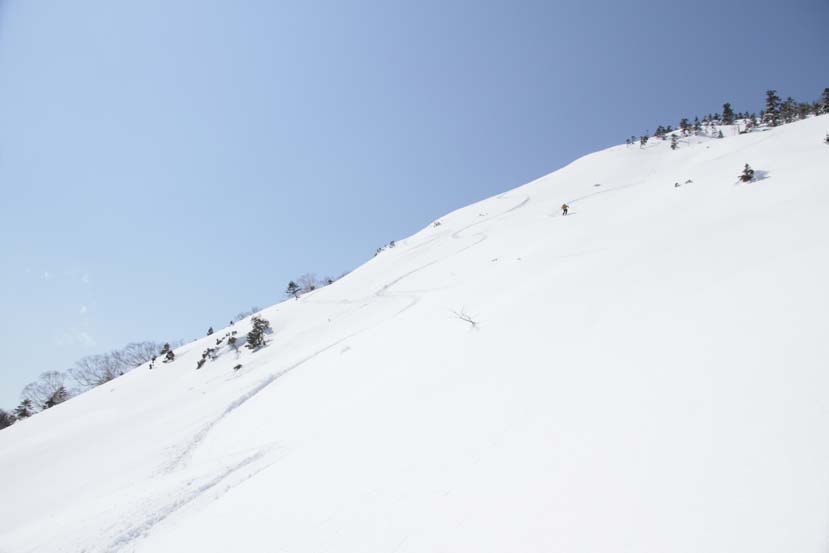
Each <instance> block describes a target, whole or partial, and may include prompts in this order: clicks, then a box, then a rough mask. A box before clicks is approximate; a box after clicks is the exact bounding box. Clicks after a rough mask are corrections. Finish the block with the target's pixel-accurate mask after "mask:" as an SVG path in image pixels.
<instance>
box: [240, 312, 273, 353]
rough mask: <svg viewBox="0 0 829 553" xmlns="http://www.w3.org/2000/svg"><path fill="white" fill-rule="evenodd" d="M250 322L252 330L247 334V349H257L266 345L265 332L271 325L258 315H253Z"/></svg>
mask: <svg viewBox="0 0 829 553" xmlns="http://www.w3.org/2000/svg"><path fill="white" fill-rule="evenodd" d="M250 321H251V323H252V324H253V328H252V329H251V330H250V332H248V340H247V344H246V345H247V347H248V349H259V348H261V347H263V346H265V344H266V342H265V332H267V331H268V330H269V329H270V328H271V323H269V322H268V321H267V319H264V318H262V317H260V316H259V315H254V316H253V317H252V318H251V320H250Z"/></svg>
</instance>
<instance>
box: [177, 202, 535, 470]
mask: <svg viewBox="0 0 829 553" xmlns="http://www.w3.org/2000/svg"><path fill="white" fill-rule="evenodd" d="M497 198H498V199H507V198H508V196H506V195H505V194H501V195H500V196H497ZM529 201H530V196H529V195H528V196H526V197H525V198H524V199H523V200H522V201H521V202H519V203H518V204H517V205H515V206H513V207H511V208H509V209H507V210H506V211H504V212H503V213H500V214H498V215H495V216H493V217H488V218H486V219H484V220H483V221H476V222H474V223H471V224H469V225H466V226H465V227H463V228H461V229H459V230H457V231H456V232H454V233H453V234H452V238H453V239H455V240H460V239H462V238H463V236H462V234H463V233H464V232H465V231H467V230H469V229H470V228H472V227H475V226H477V225H480V224H483V223H486V222H491V221H494V220H496V219H499V218H501V217H504V216H506V215H508V214H510V213H512V212H514V211H515V210H517V209H520V208H522V207H524V206H525V205H527V203H528V202H529ZM473 236H480V237H481V239H480V240H477V241H476V242H473V243H472V244H470V245H467V246H464V247H463V248H461V249H459V250H456V251H455V252H452V253H451V254H449V255H447V256H445V257H442V258H440V259H435V260H433V261H430V262H428V263H425V264H424V265H421V266H419V267H416V268H414V269H412V270H410V271H408V272H406V273H404V274H402V275H400V276H399V277H397V278H396V279H394V280H392V281H390V282H388V283H386V284H385V285H383V286H382V287H381V288H380V289H379V290H378V291H377V292H375V293H374V297H377V298H407V299H409V303H407V304H406V305H405V306H404V307H403V308H402V309H400V310H398V311H396V312H395V313H393V314H392V315H391V316H390V317H389V318H388V319H385V320H383V321H380V322H378V323H375V324H373V325H370V326H368V327H366V328H362V329H360V330H357V331H355V332H352V333H350V334H348V335H346V336H344V337H342V338H339V339H338V340H335V341H334V342H332V343H330V344H328V345H327V346H325V347H324V348H321V349H319V350H316V351H314V352H313V353H311V354H310V355H308V356H306V357H304V358H302V359H300V360H299V361H297V362H295V363H293V364H292V365H290V366H288V367H286V368H285V369H282V370H281V371H279V372H277V373H274V374H271V375H269V376H268V377H267V378H265V379H264V380H262V381H261V382H259V383H258V384H256V385H255V386H253V387H252V388H251V389H250V390H248V391H247V392H245V393H244V394H242V395H241V396H239V397H238V398H237V399H235V400H234V401H232V402H231V403H230V404H229V405H228V406H227V407H225V409H224V410H223V411H222V412H221V414H219V415H218V416H217V417H215V418H214V419H213V420H211V421H209V422H208V423H207V424H205V425H204V426H203V427H202V428H201V429H200V430H199V431H198V432H196V434H195V435H194V436H193V438H192V439H191V440H190V441H189V442H188V443H187V444H186V445H185V446H184V447H183V449H182V450H181V452H180V453H179V454H177V455H176V456H175V457H174V458H173V459H172V460H171V461H170V463H169V464H168V465H167V466H166V467H165V468H164V472H167V473H169V472H172V471H175V470H177V469H179V468H181V467H182V466H184V465H186V463H187V461H188V460H189V459H190V458H191V457H192V455H193V453H194V452H195V450H196V449H197V448H198V447H199V445H201V443H202V442H203V441H204V439H205V438H206V437H207V435H208V434H209V433H210V431H211V430H212V429H213V428H214V427H215V426H216V425H217V424H219V423H220V422H222V421H223V420H224V419H225V418H226V417H227V416H228V415H230V414H231V413H233V412H234V411H235V410H236V409H238V408H240V407H242V406H243V405H244V404H245V403H247V402H248V401H249V400H250V399H252V398H253V397H255V396H256V395H258V394H259V393H260V392H262V391H263V390H264V389H265V388H267V387H268V386H270V385H271V384H273V383H274V382H275V381H276V380H277V379H279V378H280V377H282V376H284V375H286V374H288V373H289V372H291V371H293V370H294V369H296V368H298V367H300V366H301V365H303V364H305V363H307V362H308V361H311V360H312V359H314V358H316V357H318V356H319V355H321V354H323V353H325V352H326V351H328V350H330V349H331V348H333V347H335V346H338V345H339V344H341V343H343V342H345V341H346V340H349V339H351V338H353V337H354V336H357V335H359V334H361V333H363V332H366V331H367V330H370V329H372V328H374V327H376V326H378V325H380V324H384V323H386V322H388V321H389V320H391V319H394V318H395V317H397V316H399V315H400V314H402V313H404V312H405V311H407V310H409V309H411V308H412V307H414V306H415V305H417V303H418V302H419V301H420V299H421V296H420V295H419V294H416V293H412V292H407V291H399V292H389V288H391V287H392V286H395V285H397V284H398V283H400V282H401V281H403V280H404V279H406V278H409V277H410V276H412V275H414V274H416V273H418V272H420V271H422V270H424V269H426V268H428V267H431V266H432V265H435V264H437V263H440V262H442V261H445V260H446V259H449V258H450V257H453V256H455V255H457V254H459V253H461V252H464V251H466V250H468V249H470V248H472V247H474V246H477V245H478V244H480V243H482V242H483V241H484V240H486V239H487V235H486V233H483V232H481V233H476V234H474V235H473Z"/></svg>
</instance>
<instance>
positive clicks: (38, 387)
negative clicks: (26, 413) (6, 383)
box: [20, 371, 66, 409]
mask: <svg viewBox="0 0 829 553" xmlns="http://www.w3.org/2000/svg"><path fill="white" fill-rule="evenodd" d="M61 388H63V389H66V375H65V374H64V373H62V372H60V371H46V372H45V373H43V374H41V375H40V376H39V377H38V379H37V380H35V381H34V382H32V383H30V384H27V385H26V387H25V388H23V392H22V393H21V394H20V398H21V399H22V400H27V399H28V400H30V401H31V402H32V404H33V405H35V406H37V408H38V409H43V408H44V406H45V405H46V404H47V402H48V401H49V400H50V399H51V398H53V397H54V396H55V393H56V392H58V391H59V390H60V389H61Z"/></svg>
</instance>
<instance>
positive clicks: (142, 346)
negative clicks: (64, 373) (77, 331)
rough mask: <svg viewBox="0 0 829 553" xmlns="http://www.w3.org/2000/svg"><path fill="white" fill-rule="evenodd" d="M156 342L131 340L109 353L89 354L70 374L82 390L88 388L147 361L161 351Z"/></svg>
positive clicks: (79, 361)
mask: <svg viewBox="0 0 829 553" xmlns="http://www.w3.org/2000/svg"><path fill="white" fill-rule="evenodd" d="M161 348H162V344H159V343H156V342H131V343H129V344H127V345H126V346H124V347H123V348H121V349H118V350H113V351H111V352H109V353H99V354H96V355H87V356H86V357H83V358H81V359H79V360H78V361H76V362H75V366H74V367H72V368H71V369H69V376H70V377H71V378H72V380H73V381H74V382H75V384H76V385H77V386H78V388H79V389H80V390H88V389H90V388H94V387H95V386H100V385H101V384H104V383H106V382H109V381H110V380H112V379H113V378H117V377H119V376H121V375H122V374H124V373H126V372H128V371H130V370H132V369H134V368H135V367H138V366H139V365H142V364H143V363H146V362H147V361H149V360H150V359H152V358H153V357H155V356H156V355H158V352H159V351H161Z"/></svg>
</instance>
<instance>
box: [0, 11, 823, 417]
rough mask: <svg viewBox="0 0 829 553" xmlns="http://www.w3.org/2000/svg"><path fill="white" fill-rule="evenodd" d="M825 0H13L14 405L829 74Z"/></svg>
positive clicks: (811, 88)
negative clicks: (628, 149) (681, 126)
mask: <svg viewBox="0 0 829 553" xmlns="http://www.w3.org/2000/svg"><path fill="white" fill-rule="evenodd" d="M827 22H829V3H827V2H826V0H792V1H790V2H786V3H780V2H768V1H765V0H733V1H726V2H722V1H710V0H696V1H693V2H670V1H664V0H662V1H654V2H650V1H647V2H646V1H637V0H629V1H626V2H617V1H601V2H589V1H580V0H565V1H562V0H558V1H552V0H549V1H535V0H526V1H515V0H512V1H489V0H481V1H478V2H460V1H451V0H439V1H438V0H418V1H409V2H395V1H347V0H326V1H308V2H283V1H277V0H260V1H256V0H240V1H233V2H228V1H218V0H141V1H140V2H112V1H110V0H75V1H73V2H67V1H65V0H37V1H34V0H32V1H28V0H27V1H23V0H18V1H8V0H5V1H4V0H0V308H2V313H3V315H2V319H0V331H2V336H4V341H5V347H4V363H3V366H2V367H0V407H5V408H10V407H13V406H14V405H15V404H16V403H17V401H18V395H19V392H20V389H21V388H22V387H23V386H24V385H25V384H26V383H27V382H29V381H31V380H32V379H34V378H35V377H36V376H37V375H38V374H39V373H40V372H42V371H45V370H53V369H57V370H63V369H66V368H68V367H69V366H71V364H72V362H73V361H74V360H75V359H77V358H79V357H81V356H83V355H86V354H90V353H97V352H103V351H107V350H109V349H112V348H115V347H119V346H122V345H123V344H125V343H126V342H129V341H135V340H143V339H153V340H161V341H164V340H172V339H179V338H181V339H190V338H193V337H196V336H199V335H202V334H203V333H204V331H205V330H206V329H207V327H208V326H210V325H214V326H218V325H222V324H224V323H226V322H227V321H228V320H229V319H230V318H231V317H232V316H234V315H235V314H236V313H238V312H239V311H242V310H244V309H247V308H249V307H250V306H252V305H258V306H262V307H264V306H267V305H270V304H272V303H275V302H276V301H278V300H280V299H281V297H282V291H283V290H284V288H285V284H286V283H287V281H288V280H289V279H290V278H292V277H295V276H297V275H299V274H301V273H303V272H306V271H309V272H315V273H317V274H318V275H320V276H322V275H324V274H331V275H337V274H340V273H342V272H343V271H346V270H349V269H352V268H354V267H355V266H357V265H359V264H360V263H362V262H363V261H365V260H367V259H368V258H370V257H371V256H372V255H373V253H374V251H375V249H376V248H377V247H378V246H380V245H382V244H384V243H386V242H388V241H389V240H392V239H399V238H401V237H404V236H406V235H408V234H410V233H412V232H414V231H416V230H418V229H419V228H421V227H423V226H425V225H427V224H428V223H429V222H430V221H432V220H433V219H435V218H437V217H439V216H441V215H443V214H444V213H446V212H448V211H450V210H452V209H455V208H458V207H461V206H463V205H466V204H469V203H471V202H473V201H476V200H479V199H482V198H484V197H487V196H490V195H492V194H495V193H498V192H501V191H504V190H506V189H509V188H512V187H514V186H517V185H520V184H522V183H524V182H526V181H528V180H531V179H533V178H535V177H538V176H540V175H543V174H545V173H548V172H550V171H553V170H555V169H557V168H559V167H561V166H562V165H564V164H566V163H567V162H569V161H571V160H572V159H574V158H576V157H578V156H580V155H583V154H586V153H589V152H591V151H595V150H597V149H600V148H604V147H607V146H610V145H613V144H618V143H620V142H623V141H624V139H625V137H627V136H630V135H632V134H637V135H638V134H641V133H642V132H644V131H645V130H649V131H651V132H653V130H654V129H655V127H656V125H658V124H668V123H671V124H673V125H676V123H677V122H678V121H679V118H680V117H683V116H689V117H692V118H693V116H694V115H700V116H702V115H703V114H706V113H712V112H718V111H720V109H721V106H722V103H723V102H724V101H730V102H731V103H732V105H733V106H734V109H735V110H737V111H742V110H747V109H750V110H753V111H759V109H760V108H761V107H762V100H763V97H764V91H765V90H766V89H768V88H776V89H777V90H778V91H779V93H780V95H781V96H783V97H784V98H785V97H786V96H789V95H791V96H793V97H794V98H795V99H798V100H809V101H812V100H815V99H817V98H818V96H819V95H820V92H821V91H822V90H823V88H824V87H827V86H829V64H827V62H826V52H827V49H829V32H827Z"/></svg>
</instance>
